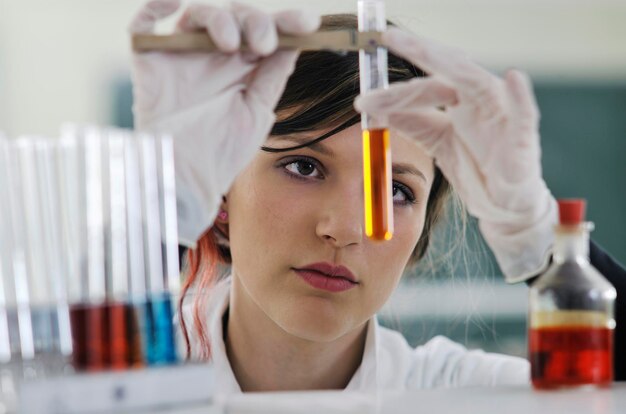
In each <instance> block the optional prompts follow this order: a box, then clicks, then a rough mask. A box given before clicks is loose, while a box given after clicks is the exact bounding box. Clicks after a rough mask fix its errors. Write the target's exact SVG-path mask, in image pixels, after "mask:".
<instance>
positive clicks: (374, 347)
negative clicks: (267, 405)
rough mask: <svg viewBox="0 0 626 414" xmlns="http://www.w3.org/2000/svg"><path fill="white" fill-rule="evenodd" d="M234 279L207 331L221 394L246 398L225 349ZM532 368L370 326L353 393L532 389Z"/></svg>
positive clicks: (216, 297)
mask: <svg viewBox="0 0 626 414" xmlns="http://www.w3.org/2000/svg"><path fill="white" fill-rule="evenodd" d="M230 285H231V283H230V278H226V279H224V280H222V281H220V282H219V283H218V284H217V285H216V286H215V287H214V288H213V289H212V291H211V294H210V301H209V303H208V305H207V307H206V311H207V314H206V318H207V325H206V326H207V330H208V337H209V340H210V343H211V354H212V361H213V365H214V368H215V372H216V378H217V381H216V382H217V389H216V390H215V391H216V392H217V393H219V394H224V395H229V394H233V393H241V388H240V387H239V384H238V383H237V380H236V379H235V376H234V374H233V371H232V369H231V366H230V363H229V361H228V357H227V356H226V349H225V346H224V339H223V330H222V317H223V315H224V312H225V310H226V309H227V307H228V302H229V297H230V294H229V293H230ZM187 302H188V303H186V305H185V306H184V310H183V314H184V317H185V322H186V325H187V327H188V330H189V336H190V343H191V350H192V352H191V359H192V360H193V359H197V358H198V352H197V351H198V349H199V341H198V338H197V336H196V335H195V333H194V330H193V317H192V316H191V315H192V314H191V311H192V306H191V303H189V302H191V300H188V301H187ZM529 370H530V365H529V363H528V361H526V360H525V359H522V358H518V357H512V356H507V355H499V354H491V353H485V352H483V351H480V350H473V351H469V350H467V349H466V348H465V347H464V346H462V345H460V344H458V343H456V342H453V341H451V340H449V339H448V338H445V337H443V336H437V337H435V338H433V339H431V340H430V341H428V342H427V343H426V344H424V345H421V346H418V347H417V348H413V347H411V346H410V345H409V344H408V343H407V341H406V340H405V339H404V337H403V336H402V335H401V334H400V333H399V332H396V331H393V330H391V329H387V328H385V327H382V326H380V325H379V323H378V320H377V318H376V316H374V317H372V319H371V320H370V321H369V322H368V328H367V336H366V340H365V350H364V354H363V360H362V361H361V366H360V367H359V368H358V369H357V371H356V372H355V374H354V376H353V377H352V379H351V380H350V382H349V384H348V386H347V387H346V390H348V391H373V390H398V391H404V390H411V389H427V388H439V387H465V386H494V385H520V384H524V385H528V384H529V382H530V372H529Z"/></svg>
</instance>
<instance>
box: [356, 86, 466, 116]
mask: <svg viewBox="0 0 626 414" xmlns="http://www.w3.org/2000/svg"><path fill="white" fill-rule="evenodd" d="M457 101H458V98H457V94H456V91H455V90H454V89H452V88H450V87H449V86H448V85H446V84H444V83H442V82H441V81H439V80H437V79H434V78H417V79H411V80H410V81H407V82H398V83H394V84H392V85H390V86H389V88H388V89H376V90H373V91H370V92H368V93H366V94H364V95H359V96H358V97H357V98H356V100H355V101H354V107H355V109H356V110H357V111H359V112H367V113H370V114H377V115H387V114H390V113H393V112H397V111H402V110H406V109H419V108H429V107H430V108H432V107H440V106H446V105H455V104H456V103H457Z"/></svg>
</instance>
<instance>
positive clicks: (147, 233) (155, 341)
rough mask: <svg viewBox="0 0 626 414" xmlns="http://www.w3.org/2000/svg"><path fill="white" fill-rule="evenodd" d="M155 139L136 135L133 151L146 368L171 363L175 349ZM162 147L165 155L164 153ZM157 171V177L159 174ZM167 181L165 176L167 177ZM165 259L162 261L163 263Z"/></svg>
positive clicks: (159, 153)
mask: <svg viewBox="0 0 626 414" xmlns="http://www.w3.org/2000/svg"><path fill="white" fill-rule="evenodd" d="M157 142H158V139H157V138H155V137H152V136H150V135H147V134H143V133H140V134H139V135H138V136H137V148H138V152H139V159H140V166H141V168H140V174H141V194H142V214H143V218H144V227H143V228H144V240H145V249H146V256H145V257H146V265H147V266H146V270H147V271H146V286H147V289H148V296H147V299H148V300H147V306H146V312H145V317H146V318H145V321H144V340H145V348H144V349H145V358H146V362H147V363H148V364H149V365H162V364H171V363H175V362H176V360H177V357H176V346H175V342H174V326H173V312H172V301H171V295H170V292H169V290H168V278H167V274H168V273H167V272H166V271H165V269H167V268H168V265H167V251H166V252H165V255H164V251H163V250H167V249H164V248H166V247H167V243H164V241H166V238H165V237H164V236H165V235H166V232H165V230H166V228H164V225H166V226H167V225H168V224H170V223H166V222H165V220H164V219H165V217H166V216H167V214H166V213H165V208H164V207H165V205H164V198H163V191H164V188H165V187H164V186H163V185H162V183H160V179H159V178H160V177H162V176H163V170H162V159H160V158H161V157H159V155H162V151H157V148H160V149H161V150H162V149H163V148H162V147H161V145H160V144H159V145H157ZM167 151H168V150H167V148H166V153H167ZM159 170H161V174H159ZM168 179H169V177H168ZM164 259H165V260H164Z"/></svg>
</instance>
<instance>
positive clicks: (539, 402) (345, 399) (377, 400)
mask: <svg viewBox="0 0 626 414" xmlns="http://www.w3.org/2000/svg"><path fill="white" fill-rule="evenodd" d="M166 412H167V413H169V414H201V413H202V414H209V413H224V414H247V413H268V414H269V413H272V414H281V413H285V414H286V413H342V414H344V413H355V414H356V413H359V414H367V413H371V414H374V413H394V414H403V413H428V414H431V413H436V414H447V413H450V414H453V413H454V414H459V413H462V414H465V413H480V414H490V413H493V414H496V413H497V414H503V413H506V414H517V413H519V414H541V413H550V414H552V413H566V414H579V413H580V414H583V413H584V414H588V413H594V414H609V413H611V414H613V413H615V414H617V413H620V414H624V413H626V383H618V384H614V385H613V387H611V388H608V389H594V388H584V389H570V390H557V391H535V390H533V389H532V388H531V387H530V386H529V387H494V388H462V389H438V390H422V391H410V392H383V393H381V394H379V395H374V394H361V393H347V392H308V393H259V394H244V395H239V396H236V397H231V398H229V399H226V400H224V401H222V402H221V403H218V406H213V407H209V406H203V407H193V408H192V407H189V408H187V409H179V410H173V411H166Z"/></svg>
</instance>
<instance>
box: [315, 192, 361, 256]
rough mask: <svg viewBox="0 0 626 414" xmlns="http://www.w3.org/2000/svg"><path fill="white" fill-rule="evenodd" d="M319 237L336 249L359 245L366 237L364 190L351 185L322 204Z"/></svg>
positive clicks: (334, 193)
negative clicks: (364, 227)
mask: <svg viewBox="0 0 626 414" xmlns="http://www.w3.org/2000/svg"><path fill="white" fill-rule="evenodd" d="M318 211H319V219H318V222H317V225H316V229H315V230H316V233H317V236H318V237H320V238H321V239H322V240H324V241H325V242H327V243H329V244H331V245H332V246H333V247H335V248H341V247H346V246H350V245H354V244H359V243H361V241H362V240H363V237H364V229H363V220H364V217H363V188H362V185H360V186H359V185H358V183H350V184H349V185H346V186H343V187H342V188H340V189H336V191H333V194H332V195H329V196H327V197H325V198H324V199H323V200H322V202H321V203H320V209H319V210H318Z"/></svg>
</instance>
